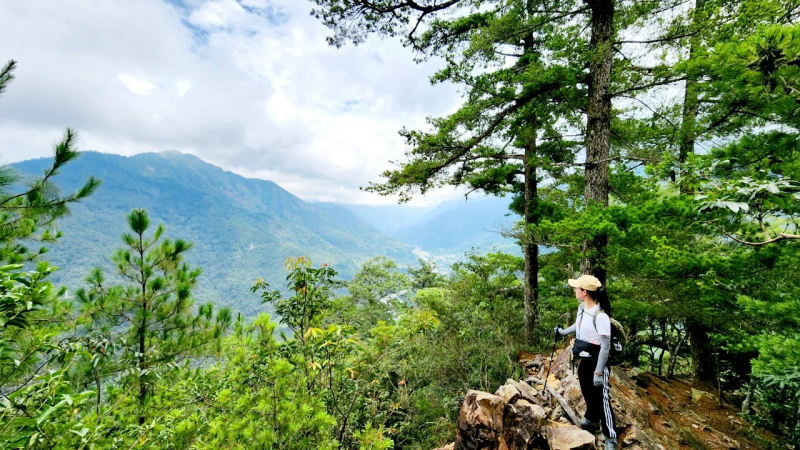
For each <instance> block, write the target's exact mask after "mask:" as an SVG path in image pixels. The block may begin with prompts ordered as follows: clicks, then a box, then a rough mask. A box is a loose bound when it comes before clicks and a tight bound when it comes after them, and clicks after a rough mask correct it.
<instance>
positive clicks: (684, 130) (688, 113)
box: [673, 0, 706, 192]
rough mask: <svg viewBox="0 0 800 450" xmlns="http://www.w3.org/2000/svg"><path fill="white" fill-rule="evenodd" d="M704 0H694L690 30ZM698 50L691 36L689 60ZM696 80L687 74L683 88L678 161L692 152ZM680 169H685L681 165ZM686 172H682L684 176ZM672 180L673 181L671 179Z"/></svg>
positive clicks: (696, 38) (696, 22) (694, 28)
mask: <svg viewBox="0 0 800 450" xmlns="http://www.w3.org/2000/svg"><path fill="white" fill-rule="evenodd" d="M705 3H706V0H696V1H695V6H694V11H693V12H692V24H691V30H692V31H693V32H695V33H697V32H698V28H699V25H700V24H699V22H700V20H701V17H700V14H701V13H702V11H703V9H704V8H705ZM699 50H700V37H699V36H692V37H691V39H690V40H689V60H690V61H691V60H693V59H695V58H697V55H698V52H699ZM697 105H698V96H697V80H695V79H694V77H693V76H692V75H691V74H687V78H686V85H685V86H684V90H683V111H682V112H681V142H680V149H679V153H678V162H680V163H681V164H685V163H686V160H687V159H688V158H689V155H691V154H694V143H695V139H696V137H697V135H696V134H697V132H696V130H695V125H696V123H697ZM681 169H682V170H685V169H684V168H683V167H682V168H681ZM685 175H686V174H684V176H685ZM673 181H675V180H674V179H673ZM684 186H685V184H684V183H681V192H686V191H687V189H686V187H684Z"/></svg>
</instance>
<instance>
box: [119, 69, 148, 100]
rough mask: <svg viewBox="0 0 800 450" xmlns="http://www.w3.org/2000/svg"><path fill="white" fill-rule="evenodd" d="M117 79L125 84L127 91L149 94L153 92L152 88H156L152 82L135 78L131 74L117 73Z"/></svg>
mask: <svg viewBox="0 0 800 450" xmlns="http://www.w3.org/2000/svg"><path fill="white" fill-rule="evenodd" d="M117 79H118V80H119V81H120V82H122V84H123V86H125V87H126V88H127V89H128V90H129V91H131V92H133V93H134V94H138V95H150V93H151V92H153V89H155V88H156V87H155V86H153V83H150V82H148V81H145V80H140V79H137V78H136V77H134V76H132V75H125V74H119V75H117Z"/></svg>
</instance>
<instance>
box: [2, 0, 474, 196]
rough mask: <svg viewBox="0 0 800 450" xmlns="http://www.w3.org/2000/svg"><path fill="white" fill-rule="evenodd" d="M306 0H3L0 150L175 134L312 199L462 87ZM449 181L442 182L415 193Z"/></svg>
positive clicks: (159, 139)
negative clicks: (351, 31) (348, 29)
mask: <svg viewBox="0 0 800 450" xmlns="http://www.w3.org/2000/svg"><path fill="white" fill-rule="evenodd" d="M311 5H312V4H311V2H309V1H306V0H238V1H237V0H170V1H165V0H113V1H111V0H58V1H55V2H54V1H47V0H24V1H20V0H0V30H2V31H0V59H2V60H8V59H15V60H17V61H18V63H19V65H18V69H17V71H16V77H17V78H16V80H14V81H13V82H12V84H11V85H10V86H9V87H8V89H7V90H6V92H5V93H4V94H3V96H2V98H0V155H1V156H0V157H2V162H4V163H10V162H15V161H20V160H25V159H30V158H37V157H42V156H49V155H51V154H52V150H51V147H52V144H53V142H55V141H56V140H58V139H59V138H60V136H61V135H62V134H63V131H64V129H65V128H66V127H72V128H75V129H76V130H77V131H78V132H79V134H80V141H79V147H80V149H81V150H96V151H100V152H106V153H118V154H123V155H132V154H135V153H141V152H153V151H162V150H179V151H182V152H186V153H191V154H194V155H197V156H199V157H200V158H202V159H204V160H206V161H208V162H211V163H213V164H216V165H218V166H220V167H222V168H224V169H226V170H230V171H233V172H236V173H238V174H241V175H244V176H247V177H253V178H263V179H268V180H271V181H274V182H276V183H278V184H279V185H281V186H282V187H284V188H285V189H287V190H289V191H290V192H292V193H293V194H295V195H297V196H299V197H301V198H303V199H304V200H309V201H335V202H340V203H372V204H377V203H387V202H388V203H391V202H392V200H390V199H386V198H382V197H379V196H377V195H375V194H368V193H364V192H360V191H359V190H358V187H359V186H365V185H366V184H367V183H368V182H369V181H380V177H379V174H380V172H381V171H383V170H385V169H387V168H390V167H392V164H391V163H389V161H390V160H398V159H403V157H404V156H403V155H404V152H405V150H406V148H405V146H404V144H403V141H402V139H401V138H400V136H399V135H398V134H397V131H398V130H399V129H400V128H402V127H403V126H407V127H409V128H422V127H425V117H426V116H441V115H445V114H447V113H449V112H452V111H453V110H454V109H455V108H456V107H457V106H458V104H459V103H460V97H459V94H458V92H457V90H456V88H455V87H454V86H452V85H445V86H442V85H437V86H431V84H430V82H429V81H428V77H429V76H430V75H431V74H432V73H433V72H434V71H435V70H436V68H437V67H438V65H439V64H438V63H437V62H436V61H432V62H428V63H425V64H415V63H414V62H413V59H412V58H413V55H412V53H411V52H410V50H408V49H405V48H403V47H402V46H401V45H399V43H398V42H397V41H394V40H390V39H386V40H381V39H378V38H371V39H370V40H369V41H368V42H367V43H366V44H362V45H360V46H358V47H354V46H352V45H349V46H346V47H345V48H342V49H336V48H334V47H330V46H328V45H327V44H326V42H325V37H326V36H327V35H328V30H327V29H326V28H325V27H323V26H322V25H321V24H320V23H319V22H318V21H317V20H316V19H314V18H312V17H310V16H309V12H310V10H311ZM454 196H458V194H457V193H456V192H455V191H453V190H452V189H445V190H442V191H439V192H436V193H433V194H432V195H429V196H428V197H427V198H425V199H419V200H418V201H420V202H422V203H425V204H432V203H437V202H438V201H440V200H442V199H445V198H452V197H454Z"/></svg>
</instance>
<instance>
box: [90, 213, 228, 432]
mask: <svg viewBox="0 0 800 450" xmlns="http://www.w3.org/2000/svg"><path fill="white" fill-rule="evenodd" d="M127 219H128V225H129V228H130V231H131V232H130V233H125V234H123V235H122V241H123V243H124V244H125V246H124V247H123V248H120V249H119V250H118V251H117V252H116V253H114V255H113V257H112V259H113V261H114V263H115V265H116V266H117V273H118V275H120V276H121V277H122V279H124V280H126V281H127V284H124V285H114V284H108V283H106V282H105V277H104V275H103V273H102V271H101V270H100V269H95V270H94V271H92V274H91V275H90V276H89V277H88V278H87V282H88V284H89V287H88V288H87V289H80V290H78V291H77V292H76V297H77V299H78V301H79V304H80V306H81V313H82V315H83V318H82V323H83V326H84V327H83V330H82V333H84V334H87V335H90V336H91V335H109V336H111V337H110V340H113V341H118V342H121V344H120V345H119V346H118V347H116V350H117V354H115V355H113V357H111V358H106V359H104V360H103V364H102V365H101V367H100V370H101V371H102V372H103V374H99V373H98V372H97V368H98V364H97V362H98V361H97V360H95V359H93V360H92V361H91V363H92V371H93V374H92V376H94V377H100V376H111V375H116V374H121V375H122V376H123V379H127V380H128V381H125V382H124V383H125V384H128V383H131V384H136V385H137V386H138V390H139V403H140V425H141V424H143V423H144V422H145V420H146V418H147V413H146V403H147V400H148V398H149V393H150V391H151V385H152V383H153V379H154V377H155V376H160V375H163V374H167V373H168V372H169V371H170V370H171V368H172V367H173V366H172V365H173V364H175V363H178V362H181V361H183V360H184V359H185V358H188V357H191V356H194V355H198V354H203V351H204V350H205V349H207V348H211V346H213V345H214V344H217V343H218V342H219V339H220V338H221V337H222V335H223V333H224V332H225V330H226V329H227V327H228V325H229V324H230V319H231V317H230V311H229V310H227V309H222V310H220V311H219V312H218V313H217V315H216V318H215V317H214V316H213V307H212V306H211V305H210V304H209V305H203V306H201V307H200V308H198V310H197V311H196V312H195V311H194V310H193V301H192V297H191V294H192V289H193V286H194V285H195V283H196V282H197V278H198V277H199V276H200V270H199V269H191V268H190V267H189V266H188V264H186V263H185V262H183V255H184V253H185V252H186V251H188V250H189V249H190V248H191V244H189V243H187V242H185V241H183V240H181V239H177V240H175V241H172V240H170V239H162V235H163V233H164V227H163V226H161V225H159V226H158V227H157V228H156V230H155V231H154V232H153V234H152V236H150V237H147V236H146V233H147V231H148V229H149V227H150V219H149V216H148V214H147V211H145V210H143V209H137V210H133V211H132V212H131V213H130V214H129V215H128V217H127Z"/></svg>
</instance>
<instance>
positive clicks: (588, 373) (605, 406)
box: [578, 358, 617, 438]
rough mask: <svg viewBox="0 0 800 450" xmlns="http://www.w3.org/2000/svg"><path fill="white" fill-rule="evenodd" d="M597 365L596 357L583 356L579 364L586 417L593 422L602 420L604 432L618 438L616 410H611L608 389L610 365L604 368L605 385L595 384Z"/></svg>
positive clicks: (607, 435)
mask: <svg viewBox="0 0 800 450" xmlns="http://www.w3.org/2000/svg"><path fill="white" fill-rule="evenodd" d="M596 366H597V360H596V359H588V358H583V359H581V362H580V363H579V364H578V380H580V382H581V393H582V394H583V399H584V400H585V401H586V415H585V417H586V419H587V420H589V421H591V422H592V423H597V422H598V421H600V422H601V423H602V424H603V434H604V435H605V436H606V437H611V438H616V437H617V432H616V430H615V429H614V423H615V420H614V411H612V410H611V400H610V398H609V396H608V391H609V390H610V389H611V386H610V385H609V376H610V373H609V370H608V367H606V368H605V369H603V385H602V386H595V385H594V369H595V367H596Z"/></svg>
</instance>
